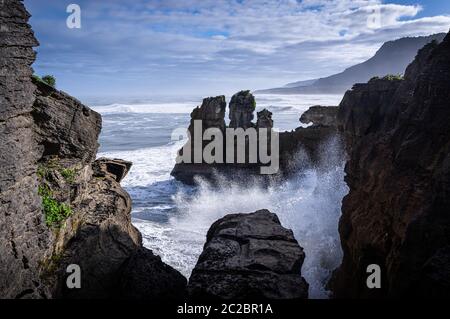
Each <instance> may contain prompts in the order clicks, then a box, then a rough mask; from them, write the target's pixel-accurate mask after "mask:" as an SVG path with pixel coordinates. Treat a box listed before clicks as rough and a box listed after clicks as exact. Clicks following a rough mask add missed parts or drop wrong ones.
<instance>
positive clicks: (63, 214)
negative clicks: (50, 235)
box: [38, 184, 72, 228]
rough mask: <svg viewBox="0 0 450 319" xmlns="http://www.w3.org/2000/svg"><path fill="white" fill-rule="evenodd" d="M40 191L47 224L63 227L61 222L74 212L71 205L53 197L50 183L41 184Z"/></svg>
mask: <svg viewBox="0 0 450 319" xmlns="http://www.w3.org/2000/svg"><path fill="white" fill-rule="evenodd" d="M38 193H39V195H40V196H41V197H42V207H43V209H44V215H45V223H46V224H47V226H48V227H54V228H59V227H61V223H62V222H63V221H64V220H66V218H67V217H69V216H70V215H71V214H72V209H71V207H70V206H69V205H67V204H64V203H60V202H58V201H57V200H56V199H55V198H53V192H52V190H51V189H50V187H48V185H45V184H44V185H40V186H39V188H38Z"/></svg>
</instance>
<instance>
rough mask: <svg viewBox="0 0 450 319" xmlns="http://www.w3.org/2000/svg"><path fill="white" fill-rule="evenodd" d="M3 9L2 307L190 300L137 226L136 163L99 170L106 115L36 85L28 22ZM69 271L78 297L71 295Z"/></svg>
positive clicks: (6, 4) (10, 5) (10, 1)
mask: <svg viewBox="0 0 450 319" xmlns="http://www.w3.org/2000/svg"><path fill="white" fill-rule="evenodd" d="M0 6H1V15H0V25H1V32H0V70H1V72H2V73H1V74H0V76H1V82H0V102H1V104H0V105H1V109H0V163H1V167H2V169H1V170H0V226H1V227H0V236H1V238H2V240H1V241H0V298H113V297H114V298H144V299H146V298H149V299H152V300H155V299H160V298H170V299H180V298H183V297H184V292H185V287H186V279H185V278H184V277H183V276H182V275H181V274H180V273H178V272H177V271H176V270H174V269H172V268H171V267H169V266H167V265H165V264H164V263H162V261H161V260H160V258H159V257H156V256H154V255H153V253H152V252H151V251H149V250H147V249H145V248H143V247H142V239H141V235H140V233H139V232H138V231H137V229H136V228H135V227H134V226H133V225H132V224H131V217H130V211H131V200H130V197H129V195H128V194H127V193H126V192H125V191H124V190H123V189H122V188H121V187H120V184H119V182H120V181H121V179H122V178H123V177H124V176H125V175H126V173H127V171H128V170H129V168H130V166H131V163H129V162H126V161H121V160H108V159H99V160H97V161H95V157H96V153H97V148H98V142H97V138H98V135H99V133H100V129H101V117H100V115H99V114H97V113H96V112H94V111H92V110H90V109H89V108H88V107H86V106H84V105H82V104H81V103H80V102H79V101H77V100H76V99H74V98H72V97H71V96H69V95H68V94H66V93H63V92H61V91H58V90H56V89H55V88H53V87H51V86H48V85H47V84H45V83H43V82H41V81H38V80H34V81H32V69H31V64H32V63H33V61H34V59H35V53H34V51H33V48H32V47H33V46H36V45H37V44H38V43H37V41H36V40H35V38H34V36H33V33H32V31H31V29H30V27H29V25H28V24H27V20H28V18H29V15H28V13H27V12H26V10H25V8H24V6H23V4H22V2H20V1H17V0H6V1H2V2H1V3H0ZM71 264H76V265H78V266H79V267H80V270H81V288H80V289H69V288H68V287H67V286H66V278H67V276H68V275H69V274H68V273H67V272H66V269H67V266H68V265H71ZM144 271H145V272H146V273H143V272H144ZM147 271H148V272H147Z"/></svg>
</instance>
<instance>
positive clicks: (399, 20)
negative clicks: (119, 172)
mask: <svg viewBox="0 0 450 319" xmlns="http://www.w3.org/2000/svg"><path fill="white" fill-rule="evenodd" d="M33 2H34V3H33ZM58 2H59V3H55V1H51V0H42V1H40V2H39V5H37V4H36V1H31V0H26V1H25V3H26V5H27V7H28V8H29V9H30V11H31V12H32V14H33V18H32V20H31V23H32V25H33V27H34V29H35V30H36V33H37V36H38V38H39V39H40V42H41V47H40V48H39V55H38V61H37V63H36V64H35V67H36V69H37V70H38V71H40V72H45V73H53V74H56V75H58V77H60V78H61V81H60V83H61V85H66V86H67V87H68V89H69V90H71V89H74V90H75V91H80V92H81V93H85V92H90V93H92V94H94V93H98V94H100V93H108V92H109V91H108V90H110V88H111V87H115V88H116V89H117V90H119V91H128V92H129V91H130V87H132V88H133V90H135V91H136V93H138V91H139V90H140V91H143V92H145V91H148V89H147V90H146V87H147V88H148V87H151V88H153V89H154V90H157V91H159V92H162V93H164V92H165V93H168V92H181V93H183V92H200V91H202V90H209V89H211V90H220V88H221V87H222V88H223V90H230V91H231V90H235V89H237V88H239V87H246V88H251V89H254V88H259V87H267V86H273V85H279V84H282V83H284V82H289V81H292V80H299V79H306V78H309V77H320V76H325V75H328V74H331V73H334V72H338V71H341V70H343V69H344V68H346V67H348V66H350V65H352V64H355V63H358V62H361V61H363V60H365V59H367V58H369V57H370V56H371V55H373V54H374V53H375V51H376V50H377V49H378V48H379V47H380V46H381V44H382V43H383V42H385V41H388V40H392V39H396V38H399V37H403V36H418V35H426V34H431V33H437V32H445V31H448V29H449V28H450V16H448V15H442V16H435V17H424V18H417V15H418V13H419V12H420V11H421V10H422V7H421V6H420V5H398V4H390V3H382V2H381V1H379V0H341V1H330V0H303V1H299V0H278V1H275V0H273V1H268V0H266V1H263V0H242V1H238V0H222V1H218V0H202V1H200V0H197V1H194V0H186V1H178V0H164V1H163V0H153V1H144V0H134V1H120V0H110V1H100V0H90V1H87V0H83V1H81V0H79V1H78V4H79V5H80V6H81V9H82V19H83V23H82V25H83V27H82V29H81V30H70V29H67V28H66V27H65V18H66V17H67V14H66V13H65V7H64V4H62V3H61V2H60V1H58ZM93 83H95V84H96V86H95V87H93ZM117 90H116V92H119V91H117Z"/></svg>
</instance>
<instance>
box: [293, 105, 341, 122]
mask: <svg viewBox="0 0 450 319" xmlns="http://www.w3.org/2000/svg"><path fill="white" fill-rule="evenodd" d="M337 113H338V107H337V106H321V105H315V106H311V107H310V108H309V109H308V110H307V111H306V112H305V113H303V114H302V115H301V117H300V122H301V123H303V124H310V123H312V125H317V126H319V125H320V126H337V120H336V117H337Z"/></svg>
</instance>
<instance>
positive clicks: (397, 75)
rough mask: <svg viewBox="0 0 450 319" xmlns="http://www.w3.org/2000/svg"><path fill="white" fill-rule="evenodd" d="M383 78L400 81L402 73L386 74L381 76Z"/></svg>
mask: <svg viewBox="0 0 450 319" xmlns="http://www.w3.org/2000/svg"><path fill="white" fill-rule="evenodd" d="M383 80H388V81H401V80H403V75H402V74H388V75H385V76H384V77H383Z"/></svg>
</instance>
